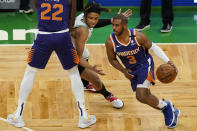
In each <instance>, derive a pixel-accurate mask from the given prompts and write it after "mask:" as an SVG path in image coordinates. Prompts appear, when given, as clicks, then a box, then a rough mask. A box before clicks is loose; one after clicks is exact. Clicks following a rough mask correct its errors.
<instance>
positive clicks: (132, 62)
mask: <svg viewBox="0 0 197 131" xmlns="http://www.w3.org/2000/svg"><path fill="white" fill-rule="evenodd" d="M127 58H128V59H129V64H135V63H136V59H135V57H134V56H127Z"/></svg>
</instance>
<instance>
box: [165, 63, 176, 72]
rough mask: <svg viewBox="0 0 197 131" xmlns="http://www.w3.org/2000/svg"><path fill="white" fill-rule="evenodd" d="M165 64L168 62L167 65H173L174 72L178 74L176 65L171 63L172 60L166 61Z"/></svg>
mask: <svg viewBox="0 0 197 131" xmlns="http://www.w3.org/2000/svg"><path fill="white" fill-rule="evenodd" d="M167 64H169V65H171V66H172V67H174V69H175V71H176V73H177V74H178V69H177V68H176V66H175V65H174V63H173V62H172V61H168V63H167Z"/></svg>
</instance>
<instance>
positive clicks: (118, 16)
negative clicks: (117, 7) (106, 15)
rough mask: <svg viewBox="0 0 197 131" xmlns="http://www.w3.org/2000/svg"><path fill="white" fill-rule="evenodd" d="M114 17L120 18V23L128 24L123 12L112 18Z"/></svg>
mask: <svg viewBox="0 0 197 131" xmlns="http://www.w3.org/2000/svg"><path fill="white" fill-rule="evenodd" d="M115 19H121V20H122V22H121V23H122V24H128V18H127V17H125V16H124V15H123V14H117V15H115V16H114V17H113V20H115Z"/></svg>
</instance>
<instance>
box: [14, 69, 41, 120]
mask: <svg viewBox="0 0 197 131" xmlns="http://www.w3.org/2000/svg"><path fill="white" fill-rule="evenodd" d="M37 72H38V69H36V68H33V67H31V66H29V65H28V66H27V68H26V70H25V74H24V78H23V80H22V82H21V86H20V95H19V100H18V107H17V109H16V112H15V115H16V117H19V116H22V114H23V110H24V107H25V103H26V100H27V98H28V96H29V93H30V92H31V91H32V88H33V82H34V78H35V76H36V74H37Z"/></svg>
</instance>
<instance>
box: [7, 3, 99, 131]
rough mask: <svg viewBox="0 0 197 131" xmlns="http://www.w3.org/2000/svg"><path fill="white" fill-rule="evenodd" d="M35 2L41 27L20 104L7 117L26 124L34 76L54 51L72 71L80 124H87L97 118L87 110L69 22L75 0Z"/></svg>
mask: <svg viewBox="0 0 197 131" xmlns="http://www.w3.org/2000/svg"><path fill="white" fill-rule="evenodd" d="M34 3H35V6H36V7H37V14H38V15H37V16H38V30H39V31H38V35H37V38H36V40H35V41H34V44H33V46H32V48H31V51H30V52H29V56H28V59H27V62H28V66H27V68H26V71H25V74H24V78H23V80H22V83H21V87H20V96H19V100H18V107H17V109H16V111H15V112H14V113H13V114H10V115H8V118H7V120H8V122H9V123H10V124H12V125H14V126H16V127H24V126H25V124H24V120H23V117H22V115H23V110H24V107H25V103H26V100H27V98H28V96H29V93H30V92H31V90H32V88H33V82H34V78H35V76H36V74H37V72H38V70H39V69H44V68H45V66H46V64H47V62H48V60H49V58H50V56H51V53H52V52H53V51H55V52H56V54H57V56H58V58H59V60H60V62H61V64H62V66H63V68H64V69H65V70H68V73H69V77H70V80H71V87H72V91H73V93H74V95H75V98H76V101H77V104H78V110H79V122H78V127H80V128H86V127H88V126H90V125H92V124H94V123H95V122H96V117H95V116H94V115H88V113H87V112H86V108H85V100H84V91H83V85H82V82H81V78H80V75H79V72H78V69H77V65H78V63H79V58H78V55H77V53H76V50H75V48H74V47H73V44H72V42H71V36H70V33H69V26H70V27H72V26H73V24H74V17H75V12H76V0H36V1H34Z"/></svg>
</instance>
